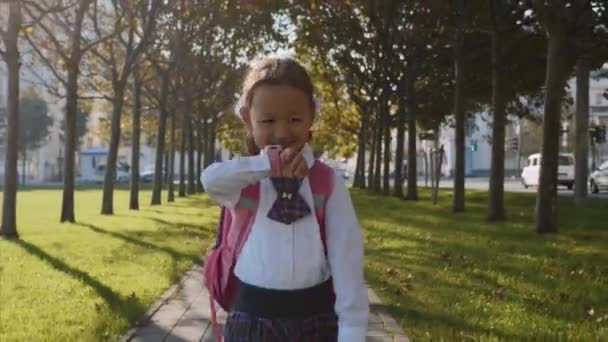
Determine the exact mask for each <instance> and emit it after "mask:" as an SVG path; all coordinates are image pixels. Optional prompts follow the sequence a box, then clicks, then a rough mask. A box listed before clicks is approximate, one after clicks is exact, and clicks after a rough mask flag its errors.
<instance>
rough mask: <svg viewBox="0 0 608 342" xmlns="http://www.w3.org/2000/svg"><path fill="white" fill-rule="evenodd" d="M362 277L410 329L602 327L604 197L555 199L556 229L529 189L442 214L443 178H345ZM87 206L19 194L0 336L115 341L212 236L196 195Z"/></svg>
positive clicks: (446, 205) (1, 284)
mask: <svg viewBox="0 0 608 342" xmlns="http://www.w3.org/2000/svg"><path fill="white" fill-rule="evenodd" d="M353 194H354V201H355V205H356V207H357V209H358V214H359V217H360V219H361V221H362V223H363V225H364V230H365V231H364V236H365V242H366V254H367V256H366V277H367V280H368V282H369V283H370V284H371V285H372V286H373V287H374V288H375V289H376V290H377V292H378V294H379V295H380V297H381V298H382V299H383V301H384V302H385V303H386V304H387V305H388V307H389V309H390V311H391V313H392V314H394V316H395V317H396V318H397V320H398V322H399V323H400V324H401V326H402V327H403V329H404V330H405V332H406V333H407V334H408V335H409V336H410V338H411V339H412V340H413V341H426V340H433V341H441V340H443V341H460V340H474V341H489V340H518V341H520V340H560V338H561V340H576V341H593V340H601V338H605V337H602V336H608V206H607V204H606V202H605V201H604V202H601V201H595V202H590V203H589V206H588V208H585V209H582V210H577V209H574V208H573V206H572V204H571V201H572V200H571V199H563V200H562V202H561V203H560V210H561V215H560V223H561V232H560V234H558V235H546V236H538V235H537V234H536V233H534V232H533V229H532V222H533V221H532V219H533V217H532V215H533V210H534V197H533V196H531V195H526V194H508V195H507V198H506V203H507V206H508V215H509V221H507V222H506V223H496V224H488V223H486V222H485V221H484V216H485V204H486V197H487V194H486V193H484V192H470V193H468V195H467V212H465V213H461V214H451V213H450V210H449V209H450V204H451V197H450V193H449V191H442V193H441V195H440V197H441V200H440V202H439V204H438V205H437V206H433V205H432V204H431V203H430V200H429V199H428V193H427V192H424V191H423V192H422V198H421V201H419V202H404V201H399V200H396V199H391V198H384V197H376V196H370V195H368V194H366V193H364V192H360V191H353ZM148 195H149V190H145V191H144V192H142V200H141V203H142V204H143V206H142V210H141V211H139V212H133V211H129V210H126V209H125V208H127V204H128V192H127V191H125V190H118V191H117V192H116V198H115V210H116V215H114V216H101V215H99V210H100V201H101V191H100V190H97V189H83V190H79V191H78V192H77V193H76V214H77V220H78V222H79V223H78V224H64V225H62V224H59V223H58V218H59V210H60V203H61V192H60V191H59V190H56V189H38V190H36V189H32V190H27V191H23V192H20V193H19V207H18V216H19V233H20V235H21V240H19V241H6V240H0V303H1V304H0V305H1V306H0V323H1V324H0V341H98V340H115V339H116V337H117V336H119V335H120V334H122V333H123V332H124V331H125V330H126V329H127V327H128V326H129V323H130V322H133V321H134V320H135V319H137V318H138V317H140V316H141V314H142V313H144V312H145V311H146V309H147V307H148V306H149V305H150V304H152V303H153V302H154V301H155V299H156V298H158V296H160V295H161V294H162V292H163V291H164V290H165V289H166V288H167V287H169V286H170V285H171V284H172V283H174V282H175V281H176V280H177V279H178V278H179V277H180V275H181V274H182V273H183V272H184V271H185V270H187V269H188V268H189V267H190V266H191V265H192V263H193V262H198V261H199V260H200V259H199V257H200V254H201V252H202V250H203V249H204V248H206V247H207V246H208V244H209V242H210V241H211V238H212V230H213V229H214V228H215V224H214V222H215V221H216V219H217V213H218V210H217V207H215V206H213V205H212V203H211V201H210V200H209V199H208V198H207V197H205V196H194V197H191V198H187V199H178V200H177V202H176V203H174V204H171V205H167V204H164V205H163V206H159V207H149V206H148V205H147V204H148V203H149V197H148Z"/></svg>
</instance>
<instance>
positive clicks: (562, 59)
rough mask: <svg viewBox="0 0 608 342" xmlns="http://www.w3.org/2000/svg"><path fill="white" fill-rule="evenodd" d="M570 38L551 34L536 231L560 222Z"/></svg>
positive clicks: (551, 229) (554, 229)
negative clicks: (562, 130) (561, 136)
mask: <svg viewBox="0 0 608 342" xmlns="http://www.w3.org/2000/svg"><path fill="white" fill-rule="evenodd" d="M568 53H569V52H568V44H567V38H566V37H563V36H560V35H555V36H549V46H548V52H547V58H548V60H547V78H546V81H545V89H546V90H545V110H544V114H543V144H542V147H541V156H542V157H541V163H540V180H539V188H538V195H537V197H536V231H537V232H538V233H555V232H557V231H558V222H557V167H558V154H559V134H560V128H561V122H560V119H561V103H562V98H563V96H564V83H565V81H566V79H567V76H568V74H569V69H570V68H569V66H568V62H567V59H568Z"/></svg>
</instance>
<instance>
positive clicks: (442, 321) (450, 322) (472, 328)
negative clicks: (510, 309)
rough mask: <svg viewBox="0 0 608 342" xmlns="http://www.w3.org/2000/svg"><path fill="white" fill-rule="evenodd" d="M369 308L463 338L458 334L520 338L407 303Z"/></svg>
mask: <svg viewBox="0 0 608 342" xmlns="http://www.w3.org/2000/svg"><path fill="white" fill-rule="evenodd" d="M370 310H371V311H383V312H387V313H388V314H390V315H391V316H393V317H408V318H409V319H410V320H411V321H414V322H424V324H425V325H428V326H433V327H442V328H443V329H446V330H448V331H450V332H451V333H453V337H454V338H463V335H459V334H462V333H466V332H471V333H474V334H477V335H486V336H495V337H499V338H500V340H505V341H517V340H520V339H521V336H515V335H512V334H507V333H505V332H502V331H499V330H490V329H486V328H483V327H480V326H477V325H472V324H470V323H469V322H467V321H466V320H465V319H463V318H461V317H456V316H453V315H445V314H440V313H436V312H429V311H419V310H417V309H415V306H409V307H408V306H407V305H405V306H404V305H399V306H397V305H393V304H372V305H370ZM405 333H406V334H407V333H408V332H407V331H406V332H405ZM444 333H445V331H444ZM436 334H437V332H436V331H435V332H433V336H436ZM410 337H411V336H410Z"/></svg>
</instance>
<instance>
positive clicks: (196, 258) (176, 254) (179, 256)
mask: <svg viewBox="0 0 608 342" xmlns="http://www.w3.org/2000/svg"><path fill="white" fill-rule="evenodd" d="M79 225H80V226H83V227H86V228H88V229H90V230H92V231H94V232H96V233H99V234H104V235H109V236H112V237H114V238H117V239H120V240H123V241H125V242H126V243H129V244H132V245H135V246H138V247H141V248H144V249H151V250H156V251H161V252H164V253H167V254H168V255H169V256H170V257H171V270H170V274H169V278H170V281H171V282H176V281H177V280H178V279H179V278H180V277H181V273H180V272H179V270H178V267H177V262H178V261H179V260H188V261H189V262H190V263H192V264H193V265H194V264H197V265H202V264H203V260H202V258H201V255H192V254H186V253H182V252H180V251H177V250H175V249H173V248H170V247H165V246H159V245H155V244H153V243H150V242H147V241H143V240H140V239H136V238H134V237H131V236H129V235H127V234H123V233H117V232H112V231H108V230H106V229H103V228H100V227H97V226H95V225H92V224H89V223H79ZM201 248H202V246H201Z"/></svg>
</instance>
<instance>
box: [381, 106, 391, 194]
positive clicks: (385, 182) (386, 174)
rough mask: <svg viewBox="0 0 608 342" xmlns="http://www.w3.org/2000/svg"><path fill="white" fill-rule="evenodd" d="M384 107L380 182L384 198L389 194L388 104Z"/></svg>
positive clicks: (389, 130)
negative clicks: (384, 119)
mask: <svg viewBox="0 0 608 342" xmlns="http://www.w3.org/2000/svg"><path fill="white" fill-rule="evenodd" d="M384 107H385V108H384V113H385V114H384V115H385V118H386V121H385V122H386V128H385V129H384V177H383V182H382V194H383V195H384V196H388V195H390V192H391V183H390V173H391V170H390V168H391V124H390V113H389V108H388V104H386V105H385V106H384Z"/></svg>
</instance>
